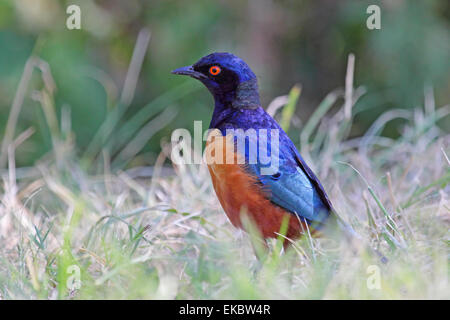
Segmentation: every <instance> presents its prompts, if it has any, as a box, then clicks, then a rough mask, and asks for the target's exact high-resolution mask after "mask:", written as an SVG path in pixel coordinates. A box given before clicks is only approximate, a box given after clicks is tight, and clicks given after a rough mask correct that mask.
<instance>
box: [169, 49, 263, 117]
mask: <svg viewBox="0 0 450 320" xmlns="http://www.w3.org/2000/svg"><path fill="white" fill-rule="evenodd" d="M172 73H173V74H179V75H187V76H190V77H192V78H195V79H197V80H200V81H201V82H202V83H203V84H204V85H205V86H206V87H207V88H208V90H209V91H210V92H211V93H212V95H213V96H214V99H215V100H216V102H220V103H222V104H230V105H231V106H233V107H237V108H241V107H244V108H255V107H257V106H259V104H260V103H259V94H258V84H257V80H256V76H255V74H254V73H253V71H252V70H251V69H250V67H249V66H248V65H247V64H246V63H245V62H244V60H242V59H241V58H239V57H237V56H235V55H234V54H231V53H227V52H215V53H211V54H209V55H207V56H204V57H203V58H201V59H200V60H199V61H197V62H196V63H194V64H193V65H191V66H186V67H182V68H179V69H175V70H173V71H172Z"/></svg>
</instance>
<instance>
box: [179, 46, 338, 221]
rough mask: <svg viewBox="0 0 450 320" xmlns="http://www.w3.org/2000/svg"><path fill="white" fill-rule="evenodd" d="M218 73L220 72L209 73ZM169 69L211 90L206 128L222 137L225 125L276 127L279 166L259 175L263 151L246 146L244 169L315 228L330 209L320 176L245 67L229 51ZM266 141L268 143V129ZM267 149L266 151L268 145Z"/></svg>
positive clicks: (276, 201) (251, 139)
mask: <svg viewBox="0 0 450 320" xmlns="http://www.w3.org/2000/svg"><path fill="white" fill-rule="evenodd" d="M211 68H219V69H211ZM217 71H218V72H219V73H218V74H217V75H213V73H216V72H217ZM173 73H175V74H184V75H189V76H191V77H193V78H196V79H198V80H200V81H201V82H202V83H203V84H204V85H205V86H206V87H207V88H208V90H209V91H210V92H211V94H212V95H213V97H214V101H215V107H214V112H213V116H212V120H211V123H210V128H217V129H219V130H220V131H221V132H222V134H223V135H226V133H227V130H230V129H242V130H244V131H246V130H248V129H255V130H259V129H272V130H273V129H276V130H278V132H279V166H278V170H277V171H276V172H273V173H272V174H270V175H263V174H261V169H262V168H263V167H264V166H265V164H263V162H262V161H261V159H260V156H261V155H260V151H261V150H262V151H266V150H267V149H258V150H257V154H256V155H254V154H252V151H251V148H249V147H248V145H247V146H246V148H245V152H243V156H245V160H246V163H245V164H244V165H243V166H242V167H243V170H245V172H247V174H248V175H249V176H252V177H255V178H256V183H257V184H258V185H259V187H260V188H261V190H262V192H264V195H265V196H266V197H267V198H268V199H269V200H270V201H271V203H273V204H274V205H276V206H278V207H281V208H283V209H284V210H286V211H287V212H289V213H291V214H295V215H296V216H297V217H298V218H299V219H300V220H301V221H306V222H307V223H308V224H311V225H312V226H314V228H316V229H317V228H320V227H321V226H322V225H323V224H324V222H325V221H326V219H327V218H328V217H329V216H330V214H331V212H332V205H331V202H330V200H329V199H328V196H327V194H326V192H325V190H324V188H323V186H322V185H321V183H320V181H319V179H318V178H317V177H316V176H315V174H314V173H313V172H312V171H311V169H310V168H309V167H308V166H307V164H306V163H305V161H304V160H303V159H302V157H301V155H300V154H299V152H298V151H297V149H296V148H295V146H294V144H293V143H292V141H291V140H290V138H289V137H288V136H287V134H286V133H285V132H284V130H283V129H282V128H281V127H280V126H279V125H278V123H277V122H276V121H275V120H274V119H273V118H272V117H271V116H270V115H269V114H268V113H267V112H266V111H265V110H264V109H263V108H262V107H261V105H260V100H259V92H258V85H257V79H256V76H255V74H254V73H253V72H252V70H251V69H250V68H249V67H248V65H247V64H246V63H245V62H244V61H243V60H242V59H240V58H238V57H236V56H235V55H233V54H230V53H213V54H210V55H208V56H206V57H204V58H202V59H200V60H199V61H198V62H197V63H195V64H194V65H193V66H189V67H184V68H180V69H177V70H174V71H173ZM235 139H237V138H236V137H235ZM268 140H269V141H270V131H269V137H268ZM235 141H236V140H235ZM246 141H247V142H248V143H250V144H252V143H254V144H258V142H261V137H260V136H257V137H256V138H254V137H246ZM267 148H268V150H267V151H268V153H270V152H271V150H270V145H269V146H268V147H267ZM253 152H254V151H253ZM252 156H256V158H257V159H258V161H257V162H256V163H250V161H249V159H250V158H251V157H252ZM216 192H218V191H217V190H216ZM249 192H250V191H249ZM218 196H219V194H218ZM222 205H224V204H223V203H222ZM224 209H225V206H224ZM255 217H257V213H255Z"/></svg>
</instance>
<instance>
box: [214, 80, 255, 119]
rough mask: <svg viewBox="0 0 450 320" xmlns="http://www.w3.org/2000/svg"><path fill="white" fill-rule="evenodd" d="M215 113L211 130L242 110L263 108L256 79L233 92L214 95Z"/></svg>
mask: <svg viewBox="0 0 450 320" xmlns="http://www.w3.org/2000/svg"><path fill="white" fill-rule="evenodd" d="M214 103H215V106H214V113H213V116H212V119H211V124H210V128H216V127H217V124H219V123H220V122H222V121H223V120H224V119H226V118H227V117H230V116H231V115H232V114H234V113H236V111H239V110H241V109H257V108H258V107H260V106H261V103H260V101H259V91H258V82H257V80H256V78H254V79H250V80H248V81H245V82H241V83H239V85H238V86H237V87H236V88H235V89H234V90H232V91H229V92H226V93H223V92H218V93H217V92H216V93H214Z"/></svg>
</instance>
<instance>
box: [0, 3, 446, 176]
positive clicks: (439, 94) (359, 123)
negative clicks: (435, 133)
mask: <svg viewBox="0 0 450 320" xmlns="http://www.w3.org/2000/svg"><path fill="white" fill-rule="evenodd" d="M374 3H375V4H379V5H380V7H381V13H382V16H381V24H382V29H381V30H373V31H370V30H368V29H367V28H366V19H367V17H368V14H366V8H367V6H368V5H369V4H374ZM69 4H79V5H80V7H81V10H82V29H81V30H68V29H67V28H66V25H65V20H66V18H67V14H66V13H65V11H66V7H67V6H68V5H69ZM449 22H450V2H448V1H438V0H436V1H400V0H398V1H332V0H327V1H325V0H322V1H268V0H264V1H237V0H231V1H207V0H201V1H192V2H189V3H186V1H181V0H171V1H162V0H161V1H137V0H128V1H119V0H109V1H106V0H104V1H87V0H83V1H56V0H0V48H1V49H0V132H1V134H0V136H2V135H3V132H4V131H5V126H6V123H7V121H8V115H9V112H10V109H11V105H12V102H13V100H14V96H15V94H16V90H17V87H18V84H19V81H20V78H21V75H22V73H23V70H24V66H25V63H26V61H27V59H28V58H29V57H30V56H31V55H35V56H37V57H39V58H41V59H42V60H43V61H46V62H48V64H49V66H50V70H51V74H52V76H53V78H54V82H55V84H56V91H55V93H54V108H55V110H56V115H57V118H58V119H61V114H62V113H63V112H62V110H63V109H64V108H66V110H69V111H70V112H69V113H70V118H71V130H72V131H73V132H74V137H76V138H75V139H76V152H77V153H79V154H80V155H81V154H86V151H89V149H88V148H89V144H90V143H91V142H92V141H93V139H94V137H95V136H96V134H97V135H98V130H99V128H100V127H101V125H102V124H103V123H104V122H105V120H106V119H107V117H108V115H109V114H111V112H113V111H114V110H121V109H118V108H121V105H120V95H121V91H122V87H123V83H124V80H125V77H126V74H127V70H128V67H129V63H130V60H131V57H132V54H133V50H134V47H135V43H136V38H137V36H138V34H139V31H140V30H141V29H142V28H144V27H146V28H148V30H150V32H151V40H150V44H149V47H148V51H147V55H146V58H145V60H144V63H143V65H142V68H141V70H140V75H139V79H138V82H137V87H136V91H135V94H134V98H133V99H132V102H131V104H130V105H129V106H126V107H123V106H122V107H123V109H122V111H123V115H121V116H120V117H119V119H118V120H117V122H118V123H117V124H116V125H115V126H114V127H112V128H113V129H114V130H113V134H111V135H110V136H108V137H107V139H100V140H99V142H100V145H101V147H103V146H106V147H107V148H109V150H108V152H109V153H110V157H111V158H113V159H114V158H115V157H118V156H119V155H120V150H121V149H120V148H121V145H120V143H123V142H120V141H118V139H119V140H120V138H122V140H127V139H129V140H131V139H132V138H133V137H135V136H136V134H137V133H138V129H139V130H140V129H141V128H144V126H145V125H146V124H147V123H148V122H149V121H151V119H153V118H154V117H156V116H158V114H159V113H160V112H162V111H163V110H164V109H166V108H167V107H169V106H171V107H172V108H173V109H172V111H173V112H172V113H170V114H167V116H166V118H164V119H165V120H166V122H167V124H165V123H164V124H165V125H164V126H163V128H159V129H160V130H159V131H158V132H148V130H144V132H143V135H142V136H141V137H142V138H148V142H147V141H145V144H144V145H143V146H142V148H138V149H139V150H137V151H138V155H141V156H138V157H134V158H133V162H132V163H128V162H124V163H120V159H121V158H120V156H119V163H118V164H120V165H126V164H128V165H130V164H133V165H149V164H153V163H154V162H155V159H156V157H157V155H158V153H159V152H160V141H161V139H162V138H163V137H168V136H170V132H171V131H172V130H173V129H175V128H179V127H186V128H191V127H192V126H193V121H194V120H203V121H204V123H205V125H204V126H206V124H207V123H209V118H210V116H211V112H212V100H211V97H210V96H209V94H207V93H206V92H205V90H199V89H200V88H201V85H200V84H198V83H192V84H189V85H190V86H189V85H188V84H186V83H184V82H185V81H186V79H182V78H181V77H180V78H178V77H173V76H172V75H171V74H170V70H172V69H174V68H176V67H179V66H183V65H186V64H190V63H192V62H194V61H196V60H197V59H198V58H200V57H201V56H203V55H205V54H207V53H210V52H213V51H229V52H233V53H236V54H237V55H239V56H241V57H242V58H244V59H245V60H246V61H247V62H248V63H249V64H250V66H251V67H252V68H253V69H254V71H255V72H256V74H257V75H258V78H259V81H260V88H261V92H262V102H263V104H264V105H265V106H267V104H268V103H269V102H270V101H271V100H272V99H273V98H274V97H276V96H279V95H284V94H286V93H287V92H288V91H289V90H290V89H291V88H292V86H293V84H295V83H299V84H301V86H302V93H301V97H300V99H299V107H298V108H297V111H296V112H297V116H298V117H299V118H300V119H301V120H302V122H303V123H305V122H306V120H307V119H308V118H309V116H310V115H311V113H312V112H313V111H314V110H313V108H314V107H315V106H317V105H318V103H319V102H320V101H321V100H322V99H323V98H324V97H325V95H326V94H327V93H328V92H330V91H332V90H333V89H335V88H338V87H343V85H344V77H345V67H346V62H347V56H348V54H349V53H354V54H355V56H356V66H355V87H356V86H359V85H364V86H366V88H367V93H366V94H365V95H364V96H363V97H362V98H361V99H360V100H358V102H357V104H356V105H355V108H354V112H355V113H356V118H355V122H354V126H353V128H352V135H353V136H358V135H361V134H362V133H363V132H365V130H366V129H367V127H368V126H369V125H370V124H371V123H372V122H373V121H374V119H376V118H377V117H378V116H379V115H380V114H382V113H383V112H384V111H386V110H388V109H391V108H415V107H417V106H418V105H423V100H424V98H423V97H424V88H427V87H428V88H432V90H433V91H434V96H435V100H436V101H435V102H436V105H437V106H443V105H445V104H446V103H448V102H449V96H450V94H449V92H450V28H449V24H450V23H449ZM188 81H189V80H188ZM43 86H44V84H43V81H42V77H41V76H40V75H39V72H35V73H34V74H33V77H32V81H31V82H30V84H29V86H28V88H27V92H26V95H25V100H24V103H23V106H22V110H21V112H20V115H19V120H18V123H17V128H16V129H15V135H16V136H17V135H18V134H19V133H20V132H23V131H24V130H26V129H27V128H29V127H33V128H34V129H35V131H36V132H35V133H34V134H33V136H32V137H31V138H30V139H29V140H27V141H26V142H25V143H24V144H23V145H22V146H21V148H20V149H19V150H17V158H16V160H17V166H19V167H20V166H25V165H32V164H33V163H34V162H35V161H36V160H38V159H40V158H41V157H42V156H43V155H45V154H46V153H48V152H49V151H50V150H51V149H52V143H53V142H52V139H51V136H52V135H51V134H50V129H49V128H48V125H47V123H48V121H46V119H45V117H46V116H45V113H44V111H43V108H41V107H40V103H39V102H38V101H36V99H32V92H33V91H35V90H41V89H42V87H43ZM180 86H181V87H180ZM174 90H175V91H174ZM177 90H178V91H177ZM161 95H163V96H162V98H161ZM158 97H159V98H158ZM158 99H159V100H158ZM155 101H156V103H154V102H155ZM158 101H159V102H158ZM151 103H153V104H151ZM145 106H147V109H145ZM142 110H147V111H145V112H144V113H145V114H140V115H139V116H138V118H139V119H141V120H142V121H137V122H136V118H135V119H134V120H132V119H133V116H134V115H136V114H138V112H139V111H142ZM139 119H137V120H139ZM169 120H170V121H169ZM130 121H131V122H130ZM158 121H160V120H158ZM399 121H401V120H398V121H397V122H393V124H392V125H391V126H387V127H386V128H385V132H384V134H385V135H387V136H390V137H396V136H398V135H399V133H400V130H399V128H401V126H400V125H401V122H399ZM443 121H447V122H446V123H440V126H441V128H448V125H449V122H448V118H447V119H446V120H445V119H444V120H443ZM119 129H121V131H120V130H119ZM291 130H294V129H293V128H292V127H291ZM119 133H120V134H119ZM294 140H295V141H297V142H298V140H299V138H298V137H297V138H296V137H294ZM117 143H118V146H117V148H115V146H116V144H117ZM94 151H95V152H97V151H98V150H94ZM95 152H93V153H94V154H95ZM88 163H89V162H88ZM113 163H114V162H113Z"/></svg>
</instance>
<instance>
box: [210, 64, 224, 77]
mask: <svg viewBox="0 0 450 320" xmlns="http://www.w3.org/2000/svg"><path fill="white" fill-rule="evenodd" d="M220 71H222V70H221V69H220V67H219V66H212V67H211V68H209V73H211V74H212V75H213V76H217V75H218V74H219V73H220Z"/></svg>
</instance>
